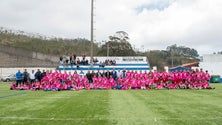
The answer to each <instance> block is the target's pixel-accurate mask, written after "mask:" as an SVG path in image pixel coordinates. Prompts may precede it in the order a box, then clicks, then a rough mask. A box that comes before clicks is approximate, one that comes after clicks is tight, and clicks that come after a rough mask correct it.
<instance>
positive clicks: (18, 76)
mask: <svg viewBox="0 0 222 125" xmlns="http://www.w3.org/2000/svg"><path fill="white" fill-rule="evenodd" d="M15 76H16V87H17V86H18V84H19V85H21V82H22V73H21V72H20V69H19V70H18V72H17V73H16V74H15Z"/></svg>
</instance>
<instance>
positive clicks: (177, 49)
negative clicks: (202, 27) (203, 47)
mask: <svg viewBox="0 0 222 125" xmlns="http://www.w3.org/2000/svg"><path fill="white" fill-rule="evenodd" d="M166 50H167V51H168V52H169V53H171V54H172V55H180V56H185V57H191V58H194V59H196V58H197V57H198V56H199V54H198V52H197V50H195V49H193V48H189V47H185V46H177V45H176V44H174V45H171V46H168V47H167V49H166Z"/></svg>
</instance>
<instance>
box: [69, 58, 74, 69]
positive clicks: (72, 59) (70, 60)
mask: <svg viewBox="0 0 222 125" xmlns="http://www.w3.org/2000/svg"><path fill="white" fill-rule="evenodd" d="M69 62H70V65H71V67H72V66H73V65H74V56H70V58H69Z"/></svg>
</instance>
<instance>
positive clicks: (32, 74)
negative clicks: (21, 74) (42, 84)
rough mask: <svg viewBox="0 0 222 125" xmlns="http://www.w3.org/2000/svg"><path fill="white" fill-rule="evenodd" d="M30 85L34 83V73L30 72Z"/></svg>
mask: <svg viewBox="0 0 222 125" xmlns="http://www.w3.org/2000/svg"><path fill="white" fill-rule="evenodd" d="M29 79H30V83H31V84H33V83H34V82H35V71H34V70H32V72H31V73H30V75H29Z"/></svg>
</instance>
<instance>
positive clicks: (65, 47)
mask: <svg viewBox="0 0 222 125" xmlns="http://www.w3.org/2000/svg"><path fill="white" fill-rule="evenodd" d="M0 44H2V45H8V46H13V47H15V48H22V49H25V50H30V51H35V52H41V53H44V54H52V55H72V54H77V55H82V54H86V55H90V51H89V50H90V41H89V40H87V39H82V38H78V39H61V38H51V39H43V38H35V37H31V36H26V35H21V34H15V33H10V32H5V31H1V32H0ZM97 48H98V47H97V45H94V51H95V52H94V53H96V52H97V51H96V50H97Z"/></svg>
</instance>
